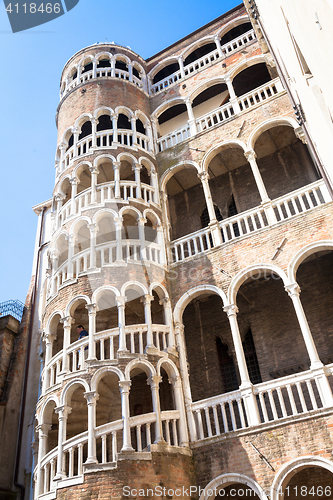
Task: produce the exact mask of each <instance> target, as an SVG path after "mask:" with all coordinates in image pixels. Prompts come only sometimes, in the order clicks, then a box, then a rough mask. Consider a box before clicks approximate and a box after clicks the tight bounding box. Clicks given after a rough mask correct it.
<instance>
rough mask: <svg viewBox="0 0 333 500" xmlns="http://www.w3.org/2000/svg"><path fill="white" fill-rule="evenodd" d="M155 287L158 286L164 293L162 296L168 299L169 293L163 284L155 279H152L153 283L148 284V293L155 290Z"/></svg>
mask: <svg viewBox="0 0 333 500" xmlns="http://www.w3.org/2000/svg"><path fill="white" fill-rule="evenodd" d="M156 288H160V289H161V290H162V292H163V293H164V298H166V299H169V294H168V292H167V290H166V288H165V286H164V285H162V283H158V282H157V281H154V282H153V283H151V284H150V286H149V293H150V295H152V293H153V290H155V289H156Z"/></svg>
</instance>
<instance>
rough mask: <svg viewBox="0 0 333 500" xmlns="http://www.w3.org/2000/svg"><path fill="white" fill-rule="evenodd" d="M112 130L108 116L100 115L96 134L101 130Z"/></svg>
mask: <svg viewBox="0 0 333 500" xmlns="http://www.w3.org/2000/svg"><path fill="white" fill-rule="evenodd" d="M111 129H112V121H111V118H110V116H109V115H101V116H100V117H99V118H98V124H97V132H101V131H102V130H111Z"/></svg>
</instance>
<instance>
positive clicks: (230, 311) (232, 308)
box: [223, 304, 238, 318]
mask: <svg viewBox="0 0 333 500" xmlns="http://www.w3.org/2000/svg"><path fill="white" fill-rule="evenodd" d="M223 311H224V312H225V313H227V315H228V318H230V316H237V313H238V307H237V306H236V304H230V305H228V306H224V307H223Z"/></svg>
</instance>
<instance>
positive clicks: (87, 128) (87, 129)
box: [79, 121, 92, 140]
mask: <svg viewBox="0 0 333 500" xmlns="http://www.w3.org/2000/svg"><path fill="white" fill-rule="evenodd" d="M91 134H92V127H91V122H90V121H87V122H85V123H84V124H83V125H82V126H81V134H80V135H79V140H81V139H83V138H84V137H87V135H91Z"/></svg>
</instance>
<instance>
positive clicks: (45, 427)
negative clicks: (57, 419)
mask: <svg viewBox="0 0 333 500" xmlns="http://www.w3.org/2000/svg"><path fill="white" fill-rule="evenodd" d="M51 427H52V424H46V423H45V424H39V425H36V430H37V431H38V433H39V437H47V434H48V432H49V431H50V430H51Z"/></svg>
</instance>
